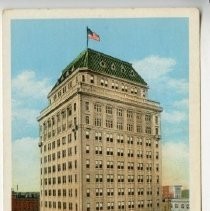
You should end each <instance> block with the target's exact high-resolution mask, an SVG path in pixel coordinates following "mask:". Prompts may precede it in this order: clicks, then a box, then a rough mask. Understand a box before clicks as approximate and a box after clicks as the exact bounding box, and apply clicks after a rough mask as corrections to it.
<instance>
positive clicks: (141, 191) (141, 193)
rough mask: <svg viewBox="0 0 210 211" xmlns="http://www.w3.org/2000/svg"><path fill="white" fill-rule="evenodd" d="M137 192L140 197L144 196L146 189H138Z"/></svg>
mask: <svg viewBox="0 0 210 211" xmlns="http://www.w3.org/2000/svg"><path fill="white" fill-rule="evenodd" d="M137 192H138V195H140V196H143V195H144V188H138V190H137Z"/></svg>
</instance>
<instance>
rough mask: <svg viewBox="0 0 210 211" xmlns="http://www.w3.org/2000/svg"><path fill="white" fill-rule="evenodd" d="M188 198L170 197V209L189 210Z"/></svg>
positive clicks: (177, 210)
mask: <svg viewBox="0 0 210 211" xmlns="http://www.w3.org/2000/svg"><path fill="white" fill-rule="evenodd" d="M189 210H190V204H189V199H185V198H179V199H171V211H189Z"/></svg>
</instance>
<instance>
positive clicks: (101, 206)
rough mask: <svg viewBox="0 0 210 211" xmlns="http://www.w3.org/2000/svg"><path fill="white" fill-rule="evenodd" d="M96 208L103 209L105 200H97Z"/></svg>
mask: <svg viewBox="0 0 210 211" xmlns="http://www.w3.org/2000/svg"><path fill="white" fill-rule="evenodd" d="M96 210H103V202H96Z"/></svg>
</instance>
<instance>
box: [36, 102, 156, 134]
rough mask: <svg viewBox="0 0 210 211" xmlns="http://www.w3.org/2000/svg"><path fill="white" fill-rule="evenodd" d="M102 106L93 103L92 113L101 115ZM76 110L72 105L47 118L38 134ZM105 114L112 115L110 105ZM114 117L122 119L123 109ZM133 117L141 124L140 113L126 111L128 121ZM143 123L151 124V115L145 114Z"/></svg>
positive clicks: (86, 103)
mask: <svg viewBox="0 0 210 211" xmlns="http://www.w3.org/2000/svg"><path fill="white" fill-rule="evenodd" d="M102 107H103V106H102V104H100V103H95V104H94V111H95V112H96V113H101V112H102ZM76 109H77V105H76V103H73V108H72V105H68V106H67V108H66V109H62V110H61V111H59V112H58V113H57V114H56V115H55V116H52V117H51V118H48V120H47V121H45V122H44V123H43V124H42V125H40V133H42V132H43V131H45V130H47V128H48V129H49V128H51V127H52V126H54V125H56V123H58V124H59V123H60V122H61V119H66V117H69V116H71V115H72V113H73V111H74V112H76ZM85 110H86V111H90V103H89V102H85ZM105 113H106V114H108V115H113V114H114V108H113V106H111V105H106V107H105ZM116 115H117V117H123V116H124V109H122V108H117V109H116ZM134 116H135V117H136V121H137V122H141V121H142V118H143V115H142V113H141V112H137V113H136V115H135V112H134V111H133V110H127V118H128V120H129V119H131V120H132V119H133V118H134ZM144 119H145V121H146V122H147V123H148V122H151V120H152V115H151V114H145V116H144ZM158 123H159V118H158V116H155V124H156V125H158Z"/></svg>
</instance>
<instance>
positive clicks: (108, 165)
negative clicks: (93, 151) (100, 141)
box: [106, 161, 114, 169]
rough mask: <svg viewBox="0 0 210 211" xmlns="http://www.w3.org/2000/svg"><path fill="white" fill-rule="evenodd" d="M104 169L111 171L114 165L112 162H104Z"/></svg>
mask: <svg viewBox="0 0 210 211" xmlns="http://www.w3.org/2000/svg"><path fill="white" fill-rule="evenodd" d="M106 167H107V168H108V169H113V168H114V163H113V161H107V162H106Z"/></svg>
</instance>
